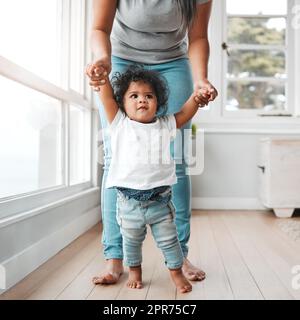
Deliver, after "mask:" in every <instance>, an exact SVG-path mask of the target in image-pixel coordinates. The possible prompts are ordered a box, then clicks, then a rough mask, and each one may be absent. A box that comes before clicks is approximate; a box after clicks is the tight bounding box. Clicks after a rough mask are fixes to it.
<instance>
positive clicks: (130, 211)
mask: <svg viewBox="0 0 300 320" xmlns="http://www.w3.org/2000/svg"><path fill="white" fill-rule="evenodd" d="M170 193H171V188H169V189H167V190H166V191H165V192H163V193H162V194H161V196H162V197H164V198H166V199H170ZM174 217H175V209H174V206H173V204H172V201H167V202H161V201H153V200H146V201H138V200H135V199H133V198H129V197H128V196H126V195H124V194H123V193H122V192H121V191H118V192H117V221H118V223H119V226H120V230H121V234H122V237H123V254H124V263H125V265H127V266H129V267H135V266H140V265H141V263H142V244H143V241H144V239H145V236H146V233H147V227H146V225H147V224H149V226H150V228H151V231H152V234H153V237H154V239H155V241H156V243H157V246H158V247H159V248H160V249H161V250H162V253H163V255H164V257H165V261H166V265H167V267H168V268H169V269H178V268H181V267H182V263H183V254H182V251H181V247H180V244H179V241H178V237H177V231H176V226H175V223H174Z"/></svg>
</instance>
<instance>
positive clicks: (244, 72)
mask: <svg viewBox="0 0 300 320" xmlns="http://www.w3.org/2000/svg"><path fill="white" fill-rule="evenodd" d="M287 4H288V1H287V0H278V1H272V3H270V1H269V0H253V1H240V0H227V1H226V13H227V19H226V24H227V28H226V32H225V35H224V39H225V42H224V43H223V45H222V46H223V49H224V50H225V52H226V53H227V54H224V55H223V56H224V59H225V62H224V66H225V70H226V72H225V74H226V76H225V77H224V78H225V84H224V87H225V90H226V97H225V103H224V105H225V114H226V112H227V114H228V113H231V114H232V113H234V112H236V111H248V113H249V111H250V112H252V113H253V114H256V115H257V114H268V113H271V114H286V113H290V112H291V110H290V107H289V104H288V99H289V97H288V90H287V87H288V80H289V79H288V78H289V76H290V75H289V73H288V67H287V61H288V59H289V52H288V50H287V46H288V32H289V30H288V21H287V18H288V6H287Z"/></svg>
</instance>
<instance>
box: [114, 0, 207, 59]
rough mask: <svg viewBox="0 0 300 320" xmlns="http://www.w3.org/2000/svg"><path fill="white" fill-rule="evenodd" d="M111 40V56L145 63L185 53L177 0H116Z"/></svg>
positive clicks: (185, 44)
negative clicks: (116, 5)
mask: <svg viewBox="0 0 300 320" xmlns="http://www.w3.org/2000/svg"><path fill="white" fill-rule="evenodd" d="M208 1H209V0H197V4H200V3H205V2H208ZM111 44H112V54H113V55H114V56H117V57H120V58H123V59H128V60H131V61H135V62H141V63H145V64H155V63H162V62H167V61H172V60H175V59H179V58H184V57H187V27H186V24H184V23H183V16H182V12H181V10H180V6H179V4H178V1H177V0H119V1H118V7H117V11H116V16H115V20H114V24H113V29H112V33H111Z"/></svg>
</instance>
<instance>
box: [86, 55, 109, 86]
mask: <svg viewBox="0 0 300 320" xmlns="http://www.w3.org/2000/svg"><path fill="white" fill-rule="evenodd" d="M110 69H111V66H110V64H109V63H107V62H106V61H102V60H97V61H96V62H94V63H91V64H88V65H87V67H86V70H85V73H86V75H87V76H88V77H89V78H90V82H89V84H90V86H91V87H92V88H93V89H94V90H95V91H100V86H101V85H103V84H105V83H106V78H107V76H108V74H109V72H110Z"/></svg>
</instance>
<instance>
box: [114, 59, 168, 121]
mask: <svg viewBox="0 0 300 320" xmlns="http://www.w3.org/2000/svg"><path fill="white" fill-rule="evenodd" d="M133 81H134V82H137V81H143V82H145V83H147V84H149V85H150V86H151V87H152V90H153V91H154V94H155V95H156V98H157V110H156V113H157V114H158V113H159V114H160V115H163V114H165V112H166V111H167V108H168V105H167V103H168V97H169V88H168V84H167V81H166V80H165V78H164V77H162V76H161V75H160V74H159V73H158V72H157V71H154V70H146V69H144V67H143V65H139V64H134V65H130V66H129V67H128V69H127V70H126V71H125V72H124V73H119V72H116V73H115V74H114V75H113V77H112V80H111V84H112V87H113V91H114V97H115V100H116V102H117V105H118V107H119V108H120V109H121V111H122V112H124V113H126V112H125V108H124V104H123V99H124V95H125V93H126V91H127V90H128V88H129V85H130V83H131V82H133Z"/></svg>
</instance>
